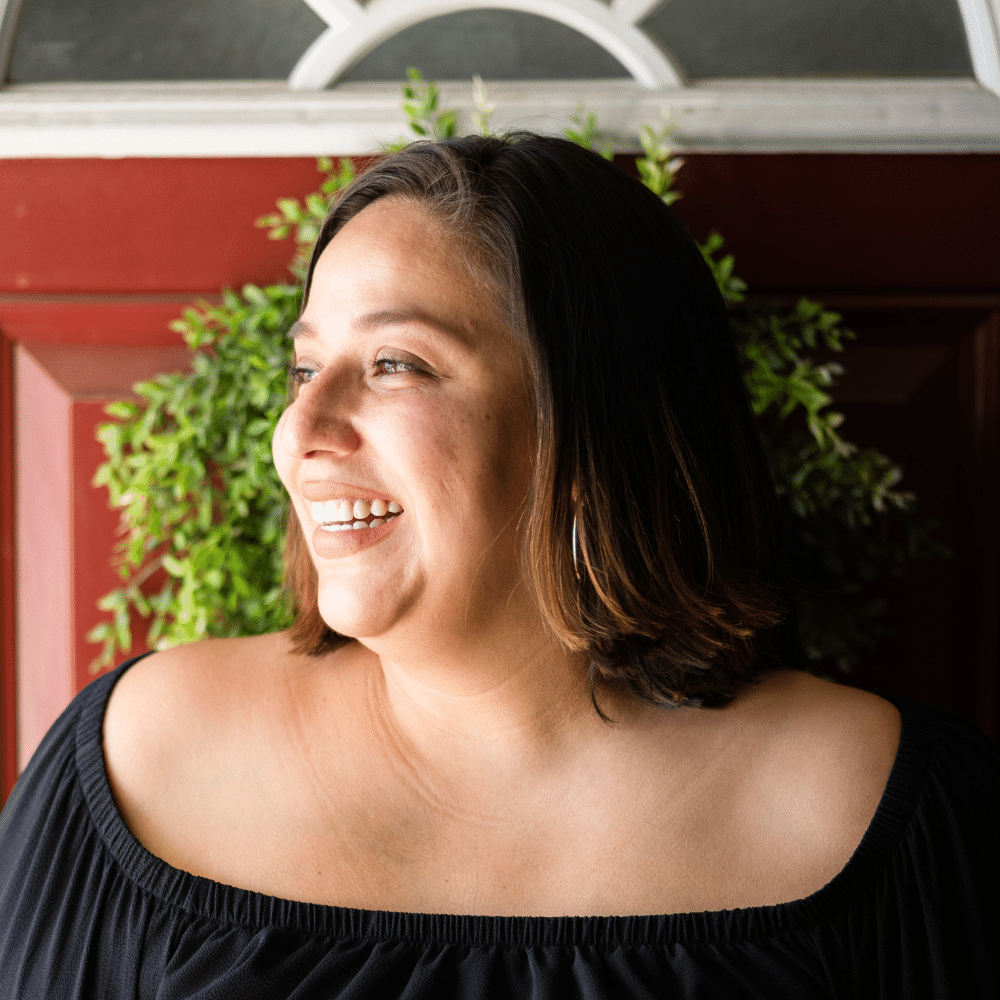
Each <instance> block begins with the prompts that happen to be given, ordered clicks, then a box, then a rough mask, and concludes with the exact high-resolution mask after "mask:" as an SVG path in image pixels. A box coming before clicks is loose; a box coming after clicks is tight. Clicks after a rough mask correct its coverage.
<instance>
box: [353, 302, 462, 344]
mask: <svg viewBox="0 0 1000 1000" xmlns="http://www.w3.org/2000/svg"><path fill="white" fill-rule="evenodd" d="M410 322H417V323H420V324H421V325H423V326H426V327H430V329H432V330H434V331H436V332H438V333H443V334H444V335H445V336H447V337H452V338H454V339H456V340H459V341H461V342H462V343H463V344H466V345H468V335H467V334H466V335H464V336H463V333H462V331H460V330H456V329H455V328H454V327H451V326H445V325H444V324H443V323H441V322H440V321H439V320H437V319H435V318H434V317H432V316H429V315H428V314H427V313H425V312H421V311H420V310H418V309H376V310H375V311H374V312H369V313H365V314H364V315H362V316H359V317H358V318H357V319H356V320H355V321H354V327H355V329H359V330H375V329H378V328H379V327H383V326H394V325H396V324H397V323H410Z"/></svg>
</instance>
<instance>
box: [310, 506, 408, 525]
mask: <svg viewBox="0 0 1000 1000" xmlns="http://www.w3.org/2000/svg"><path fill="white" fill-rule="evenodd" d="M402 511H403V508H402V507H400V505H399V504H398V503H396V501H395V500H390V501H389V502H388V503H386V501H385V500H351V499H347V500H322V501H319V502H315V503H310V504H309V512H310V514H312V518H313V520H314V521H316V522H317V523H318V524H319V526H320V527H321V528H322V529H323V530H324V531H352V530H353V529H355V528H377V527H378V526H379V525H380V524H385V522H386V521H391V520H392V519H393V518H394V517H398V516H399V515H400V514H401V513H402Z"/></svg>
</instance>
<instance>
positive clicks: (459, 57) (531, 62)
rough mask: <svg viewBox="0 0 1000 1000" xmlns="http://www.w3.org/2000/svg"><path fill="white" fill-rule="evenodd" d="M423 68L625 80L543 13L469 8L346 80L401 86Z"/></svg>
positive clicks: (445, 75)
mask: <svg viewBox="0 0 1000 1000" xmlns="http://www.w3.org/2000/svg"><path fill="white" fill-rule="evenodd" d="M408 66H417V67H419V69H420V70H421V71H422V72H423V74H424V76H425V77H426V78H427V79H429V80H467V79H469V77H471V76H472V75H473V74H474V73H478V74H479V75H480V76H481V77H483V79H485V80H586V79H604V78H608V77H622V76H624V77H627V76H628V75H629V74H628V72H627V71H626V70H625V68H624V67H623V66H622V64H621V63H620V62H618V60H617V59H615V57H614V56H612V55H611V54H610V53H609V52H608V51H607V50H606V49H604V48H602V47H601V46H600V45H598V44H597V42H594V41H592V40H591V39H589V38H588V37H587V36H586V35H581V34H580V33H579V32H577V31H574V30H573V29H572V28H568V27H566V25H564V24H560V23H559V22H558V21H551V20H549V19H548V18H545V17H539V16H538V15H537V14H524V13H521V12H518V11H510V10H468V11H462V12H461V13H458V14H444V15H442V16H441V17H434V18H431V19H430V20H427V21H422V22H420V23H419V24H415V25H413V26H412V27H410V28H406V29H404V30H403V31H401V32H399V34H398V35H394V36H393V37H392V38H390V39H389V40H388V41H386V42H383V43H382V44H381V45H379V46H378V48H376V49H375V50H374V51H372V52H370V53H369V54H368V55H366V56H364V57H363V58H362V59H360V60H359V61H358V62H357V63H356V64H355V65H354V66H353V67H352V68H350V69H349V70H348V71H347V72H346V73H345V74H344V75H343V76H342V77H341V80H399V79H402V78H403V77H404V76H405V75H406V68H407V67H408Z"/></svg>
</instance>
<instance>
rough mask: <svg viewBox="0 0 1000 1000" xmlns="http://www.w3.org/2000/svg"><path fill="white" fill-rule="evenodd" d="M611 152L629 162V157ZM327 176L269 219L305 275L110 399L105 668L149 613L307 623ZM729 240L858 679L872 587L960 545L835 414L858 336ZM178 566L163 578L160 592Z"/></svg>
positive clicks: (802, 590)
mask: <svg viewBox="0 0 1000 1000" xmlns="http://www.w3.org/2000/svg"><path fill="white" fill-rule="evenodd" d="M474 88H475V89H474V103H475V105H476V108H477V114H476V124H477V129H478V130H479V131H480V132H481V133H483V134H486V133H487V132H488V129H489V117H490V115H491V114H492V112H493V111H494V107H493V105H491V104H490V103H489V101H488V97H487V94H486V91H485V88H484V87H483V84H482V81H481V80H480V79H478V78H476V79H475V81H474ZM403 97H404V103H403V110H404V114H405V115H406V117H407V119H408V122H409V126H410V129H411V131H412V132H413V133H415V134H416V135H417V136H427V137H432V138H435V139H441V138H447V137H449V136H452V135H454V134H455V129H456V116H455V114H454V112H452V111H449V110H440V109H439V103H440V94H439V91H438V88H437V86H436V85H435V84H434V83H433V82H427V81H424V80H423V77H422V76H421V74H420V72H419V71H418V70H416V69H410V70H408V72H407V82H406V84H405V85H404V87H403ZM571 120H572V123H573V127H571V128H570V129H568V130H567V133H566V135H567V137H568V138H570V139H572V140H574V141H576V142H578V143H580V144H581V145H584V146H586V147H587V148H590V149H594V148H596V147H597V146H598V145H599V144H600V143H602V142H603V141H604V137H603V136H602V134H601V133H600V131H599V130H598V127H597V120H596V117H595V116H594V115H593V114H587V113H586V112H585V109H584V108H583V107H582V106H581V107H579V108H578V109H577V111H576V113H575V115H573V116H572V117H571ZM670 132H671V129H670V126H669V125H666V126H664V127H662V128H661V129H660V130H658V131H657V130H654V129H653V128H651V127H649V126H647V127H645V128H644V129H643V131H642V135H641V142H642V149H643V155H642V156H641V157H639V158H638V159H637V160H636V167H637V169H638V171H639V176H640V178H641V179H642V181H643V183H644V184H646V186H647V187H649V188H650V190H652V191H653V192H655V193H656V194H657V195H658V196H659V197H660V198H662V199H663V200H664V201H665V202H666V203H667V204H672V203H673V202H674V201H675V200H676V199H677V198H679V197H680V196H681V195H680V192H679V191H677V190H675V188H674V184H675V179H676V175H677V172H678V170H679V169H680V167H681V166H682V164H683V160H681V159H680V158H679V157H676V156H674V154H673V151H672V149H671V146H670V141H669V137H670ZM404 144H405V140H401V141H400V142H399V143H397V144H394V146H393V147H392V148H398V147H399V146H401V145H404ZM601 154H602V155H603V156H605V157H606V158H610V157H611V155H612V150H611V149H610V148H609V147H605V148H603V149H602V150H601ZM318 169H319V172H320V174H321V175H322V180H321V183H320V185H319V189H318V190H317V191H316V192H314V193H312V194H309V195H307V196H306V197H305V198H304V199H303V200H301V201H299V200H298V199H295V198H281V199H279V200H278V201H277V209H278V211H277V212H275V213H272V214H270V215H267V216H264V217H262V218H260V219H258V220H257V225H258V226H261V227H264V228H266V229H267V230H268V233H267V235H268V237H269V238H270V239H275V240H281V239H287V238H291V239H292V240H293V242H294V245H295V251H294V255H293V259H292V261H291V264H290V265H289V268H290V271H291V273H292V276H293V277H294V279H295V281H294V282H292V283H288V284H275V285H270V286H268V287H265V288H259V287H257V286H255V285H249V284H248V285H244V287H243V288H242V290H241V292H240V293H239V294H237V293H235V292H232V291H226V292H224V293H223V296H222V302H221V303H220V304H218V305H212V304H210V303H205V302H202V303H199V304H198V305H196V306H194V307H192V308H190V309H187V310H185V312H184V315H183V318H182V319H179V320H177V321H176V323H175V324H174V328H175V329H176V330H178V331H180V332H181V333H182V334H183V336H184V339H185V342H186V343H187V344H188V346H189V347H190V348H191V350H192V352H193V366H192V371H191V372H190V373H188V374H172V375H161V376H159V377H157V378H155V379H153V380H152V381H149V382H143V383H140V384H138V385H137V386H136V387H135V388H136V392H137V393H138V394H139V396H140V397H142V399H143V401H144V402H143V404H141V405H140V404H136V403H133V402H117V403H112V404H111V405H110V406H108V407H107V413H108V415H109V416H111V417H113V418H114V421H113V422H111V423H106V424H103V425H102V426H101V427H100V428H99V430H98V436H99V438H100V440H101V442H102V443H103V445H104V449H105V454H106V456H107V461H106V462H105V463H104V464H103V465H102V466H101V467H100V469H99V470H98V472H97V475H96V476H95V479H94V484H95V485H99V486H106V487H107V489H108V492H109V495H110V501H111V503H112V505H113V506H116V507H118V508H120V509H121V512H122V525H123V537H122V541H121V544H120V548H119V553H118V568H119V572H120V575H121V577H122V580H123V586H122V587H121V588H119V589H117V590H115V591H113V592H111V593H110V594H107V595H105V597H103V598H102V599H101V601H100V603H99V607H100V609H101V610H102V611H108V612H111V613H112V621H110V622H104V623H102V624H100V625H98V626H97V627H96V628H94V629H93V630H91V632H90V634H89V636H88V638H90V640H91V641H93V642H99V643H102V644H103V649H102V653H101V655H100V656H99V657H98V658H97V659H96V660H95V661H94V664H93V665H92V669H94V670H97V669H100V668H101V667H103V666H107V665H109V664H110V663H111V662H112V661H113V659H114V657H115V655H116V654H117V653H118V652H122V651H127V650H128V649H129V648H130V647H131V645H132V636H131V631H130V614H131V613H132V612H138V614H139V615H141V616H143V617H145V618H149V619H151V622H150V626H149V629H148V632H147V635H146V642H147V644H148V645H149V646H159V647H163V646H167V645H173V644H176V643H182V642H188V641H191V640H193V639H198V638H201V637H203V636H209V635H212V636H224V635H254V634H260V633H263V632H268V631H272V630H275V629H280V628H283V627H285V626H286V625H287V624H288V623H289V621H290V608H289V607H288V604H287V602H286V600H285V598H284V595H283V592H282V589H281V548H282V547H281V542H280V539H281V534H282V529H283V523H284V518H285V515H286V503H285V499H284V492H283V489H282V487H281V484H280V482H279V480H278V477H277V474H276V472H275V470H274V467H273V465H272V462H271V457H270V441H271V434H272V432H273V429H274V426H275V424H276V422H277V420H278V417H279V416H280V414H281V411H282V410H283V409H284V407H285V405H286V399H287V371H286V365H287V362H288V360H289V350H288V345H287V341H286V339H285V332H286V330H287V329H288V327H289V326H290V325H291V324H292V322H294V320H295V318H296V317H297V315H298V312H299V305H300V301H301V281H302V279H303V277H304V276H305V273H306V268H307V266H308V260H309V254H310V252H311V249H312V245H313V243H314V241H315V239H316V237H317V235H318V234H319V229H320V226H321V225H322V222H323V219H324V217H325V215H326V211H327V208H328V206H329V203H330V200H331V198H333V197H335V196H336V194H337V192H338V191H340V190H341V189H342V188H344V187H345V186H346V185H347V184H349V183H350V182H351V180H352V179H353V177H354V167H353V164H352V163H351V161H349V160H340V161H338V162H337V163H336V164H335V163H334V162H333V161H332V160H329V159H326V158H323V159H320V160H319V161H318ZM580 210H581V211H586V206H581V207H580ZM722 248H723V240H722V238H721V237H720V236H719V235H718V234H712V235H711V236H710V237H709V238H708V240H707V241H706V242H705V243H704V244H703V245H702V246H701V251H702V254H703V256H704V257H705V260H706V261H707V263H708V265H709V266H710V267H711V269H712V273H713V274H714V275H715V279H716V282H717V283H718V285H719V288H720V290H721V291H722V294H723V297H724V298H725V300H726V302H727V303H728V304H729V306H730V308H731V310H732V317H733V325H734V330H735V334H736V337H737V340H738V343H739V346H740V349H741V351H742V356H743V359H744V363H745V377H746V381H747V386H748V390H749V394H750V398H751V403H752V406H753V409H754V413H755V415H756V416H757V418H758V420H759V422H760V429H761V434H762V438H763V441H764V445H765V449H766V452H767V455H768V458H769V462H770V466H771V470H772V474H773V477H774V482H775V485H776V487H777V491H778V493H779V495H780V497H781V498H782V499H783V500H784V502H785V504H786V505H787V508H788V512H789V518H790V523H791V525H792V559H793V569H794V572H795V573H796V576H797V579H798V582H799V584H800V587H799V591H798V593H797V595H796V596H795V602H796V611H797V614H798V619H799V638H800V645H801V649H802V652H803V653H804V655H805V657H806V659H807V662H808V663H811V664H812V668H813V669H815V670H817V671H822V670H828V669H830V668H831V667H833V668H836V669H839V670H840V671H841V672H850V670H851V667H852V665H853V664H854V663H855V662H856V660H857V657H858V653H859V650H860V649H861V648H864V647H870V646H871V645H872V644H873V643H874V641H875V639H876V638H877V637H878V635H879V634H880V633H881V632H882V631H883V626H882V625H881V623H880V622H879V620H878V619H879V617H880V616H881V615H882V614H883V612H884V602H882V601H881V600H879V599H876V598H870V597H866V594H865V592H866V588H867V587H868V586H869V584H871V583H872V582H873V581H876V580H878V579H879V578H880V577H883V576H885V575H896V576H898V575H900V574H901V573H902V571H903V568H904V566H905V564H906V561H907V559H910V558H926V557H929V556H934V555H938V556H944V555H948V554H949V553H948V550H947V549H946V547H945V546H943V545H941V544H939V543H937V542H935V541H934V540H933V539H932V537H931V531H932V529H933V527H934V525H933V523H931V522H923V521H920V520H919V519H918V518H917V517H916V507H915V504H916V501H915V498H914V497H913V495H912V494H910V493H907V492H903V491H900V490H899V489H897V486H898V484H899V481H900V479H901V477H902V470H901V469H900V468H899V467H898V466H897V465H895V464H893V462H891V461H890V460H889V459H888V458H887V457H886V456H885V455H883V454H881V453H880V452H878V451H876V450H874V449H870V448H869V449H859V448H857V447H855V446H854V445H852V444H850V443H849V442H847V441H845V440H844V439H843V438H842V437H841V436H840V432H839V428H840V426H841V424H842V422H843V416H842V415H841V414H839V413H837V412H836V411H834V410H833V409H831V402H832V400H831V397H830V395H829V393H828V391H827V390H828V389H830V387H831V386H832V384H833V382H834V379H835V378H836V377H837V376H838V375H839V374H841V372H842V370H841V368H840V366H839V365H837V364H835V363H831V362H827V363H817V362H815V361H813V360H811V359H810V356H809V352H814V351H816V350H817V349H821V348H826V349H828V350H833V351H840V350H842V349H843V342H844V341H845V340H847V339H851V338H853V336H854V334H853V333H851V332H850V331H847V330H844V329H842V328H841V326H840V317H839V316H838V315H837V314H836V313H832V312H829V311H827V310H824V309H823V308H822V306H820V305H818V304H817V303H814V302H809V301H807V300H805V299H803V300H801V301H800V302H799V303H798V304H797V305H796V306H795V307H794V308H792V309H786V308H781V307H777V306H773V305H767V304H763V303H755V304H754V303H750V304H748V303H747V299H746V291H747V289H746V285H745V284H744V283H743V282H742V281H741V280H740V279H739V278H738V277H736V276H735V274H734V273H733V272H734V261H733V258H732V256H731V255H728V254H725V255H723V254H722ZM161 569H162V570H163V575H164V577H165V582H164V583H163V586H162V587H161V589H160V590H159V591H158V592H157V593H155V594H149V593H147V590H148V589H149V585H150V583H151V581H152V579H155V578H156V574H157V573H158V571H160V570H161Z"/></svg>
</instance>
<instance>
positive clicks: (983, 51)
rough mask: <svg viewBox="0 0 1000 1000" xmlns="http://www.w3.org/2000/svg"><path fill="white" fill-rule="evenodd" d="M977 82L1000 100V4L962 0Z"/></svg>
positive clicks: (988, 0)
mask: <svg viewBox="0 0 1000 1000" xmlns="http://www.w3.org/2000/svg"><path fill="white" fill-rule="evenodd" d="M958 9H959V11H961V14H962V22H963V23H964V24H965V37H966V39H967V40H968V43H969V55H970V57H971V58H972V69H973V72H974V73H975V74H976V79H977V80H978V81H979V82H980V83H981V84H982V85H983V86H984V87H987V88H988V89H990V90H992V91H993V93H995V94H997V95H998V96H1000V0H958Z"/></svg>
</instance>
